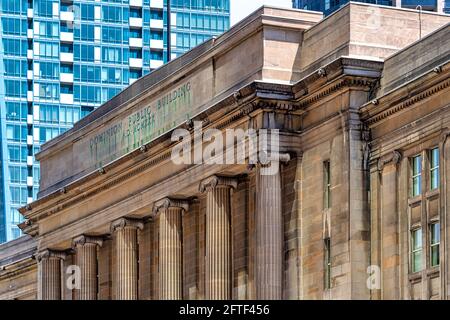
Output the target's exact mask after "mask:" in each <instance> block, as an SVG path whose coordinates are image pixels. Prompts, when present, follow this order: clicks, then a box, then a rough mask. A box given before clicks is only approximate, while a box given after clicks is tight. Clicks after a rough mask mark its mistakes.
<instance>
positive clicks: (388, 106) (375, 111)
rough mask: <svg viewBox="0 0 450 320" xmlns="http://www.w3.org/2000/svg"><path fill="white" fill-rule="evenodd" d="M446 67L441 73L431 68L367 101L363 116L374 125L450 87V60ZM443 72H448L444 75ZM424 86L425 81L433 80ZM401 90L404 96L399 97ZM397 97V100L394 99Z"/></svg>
mask: <svg viewBox="0 0 450 320" xmlns="http://www.w3.org/2000/svg"><path fill="white" fill-rule="evenodd" d="M446 66H447V67H446V68H444V67H441V68H440V70H442V71H440V72H439V73H436V72H435V70H434V69H433V70H429V71H428V72H427V73H425V74H422V75H420V76H418V77H417V78H415V79H413V80H411V81H409V82H407V83H405V84H402V85H401V86H400V87H399V88H395V89H394V90H392V91H391V92H388V93H386V94H385V95H384V96H382V97H378V98H376V99H374V100H372V101H371V102H369V103H367V104H366V105H364V106H363V107H362V108H361V114H362V117H363V118H365V122H366V124H367V125H369V126H370V125H373V124H376V123H378V122H381V121H383V120H384V119H386V118H388V117H390V116H392V115H393V114H396V113H398V112H400V111H402V110H404V109H407V108H409V107H411V106H413V105H415V104H417V103H420V102H421V101H423V100H425V99H427V98H429V97H431V96H433V95H435V94H436V93H438V92H440V91H442V90H444V89H447V88H448V87H450V62H448V63H447V64H446ZM441 73H444V74H445V73H446V75H442V74H441ZM434 78H437V79H436V80H435V81H434V83H431V84H428V85H427V86H428V87H425V88H424V86H425V85H424V84H423V82H424V81H427V79H429V81H430V82H431V81H433V79H434ZM400 90H404V92H403V96H402V97H398V93H399V92H401V91H400ZM393 99H395V100H396V101H392V100H393Z"/></svg>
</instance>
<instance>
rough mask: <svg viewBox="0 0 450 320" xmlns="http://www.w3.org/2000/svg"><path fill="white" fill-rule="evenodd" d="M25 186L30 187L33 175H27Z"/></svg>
mask: <svg viewBox="0 0 450 320" xmlns="http://www.w3.org/2000/svg"><path fill="white" fill-rule="evenodd" d="M27 186H28V187H32V186H33V177H27Z"/></svg>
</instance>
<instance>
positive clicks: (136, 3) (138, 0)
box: [130, 0, 142, 8]
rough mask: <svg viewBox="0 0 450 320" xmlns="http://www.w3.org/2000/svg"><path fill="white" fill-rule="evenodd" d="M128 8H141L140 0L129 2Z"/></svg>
mask: <svg viewBox="0 0 450 320" xmlns="http://www.w3.org/2000/svg"><path fill="white" fill-rule="evenodd" d="M130 7H134V8H142V0H130Z"/></svg>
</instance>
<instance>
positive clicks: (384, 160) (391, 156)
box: [377, 150, 402, 172]
mask: <svg viewBox="0 0 450 320" xmlns="http://www.w3.org/2000/svg"><path fill="white" fill-rule="evenodd" d="M401 159H402V154H401V153H400V151H397V150H394V151H392V152H391V153H388V154H387V155H384V156H382V157H381V158H379V159H378V163H377V168H378V171H379V172H382V171H383V168H384V166H385V165H387V164H388V163H391V162H392V163H393V164H394V165H397V164H399V163H400V160H401Z"/></svg>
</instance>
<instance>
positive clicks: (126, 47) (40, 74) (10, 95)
mask: <svg viewBox="0 0 450 320" xmlns="http://www.w3.org/2000/svg"><path fill="white" fill-rule="evenodd" d="M170 3H171V14H170V26H171V28H170V29H171V36H170V40H171V41H170V43H171V46H170V48H171V50H170V52H171V58H175V57H177V56H178V55H180V54H182V53H183V52H185V51H187V50H189V49H191V48H192V47H194V46H196V45H198V44H200V43H201V42H203V41H205V40H207V39H209V38H211V37H212V36H216V35H219V34H221V33H222V32H224V31H226V30H227V29H228V28H229V24H230V5H229V0H172V1H171V2H170ZM0 18H1V23H0V40H1V41H0V243H1V242H4V241H9V240H11V239H14V238H16V237H18V236H20V230H19V228H18V227H17V226H16V225H17V223H20V222H21V216H20V215H19V213H18V211H17V208H19V207H22V206H24V205H26V204H27V203H29V202H31V201H32V200H33V199H35V198H36V195H37V191H38V182H39V172H40V171H39V164H38V163H36V162H35V160H34V155H35V153H36V152H38V151H39V146H40V145H41V144H42V143H44V142H45V141H47V140H49V139H51V138H54V137H55V136H57V135H58V134H60V133H62V132H64V131H66V130H67V129H69V128H70V127H71V126H72V125H73V123H74V122H76V121H78V120H79V119H80V118H82V117H83V116H85V115H86V114H88V113H89V112H91V111H92V110H93V109H94V108H96V107H98V106H100V105H101V104H102V103H103V102H105V101H107V100H109V99H110V98H112V97H113V96H114V95H116V94H117V93H118V92H120V91H121V90H122V89H123V88H124V87H126V86H127V85H129V84H131V83H133V82H134V81H136V79H138V78H139V77H141V76H143V75H145V74H147V73H149V72H151V71H152V70H153V69H156V68H158V67H160V66H161V65H163V64H164V63H165V62H167V60H168V59H167V58H168V57H167V52H168V47H167V45H168V32H167V30H168V26H167V21H168V19H167V18H168V14H167V2H166V0H164V1H163V0H102V1H100V0H95V1H94V0H19V1H18V0H0Z"/></svg>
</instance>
